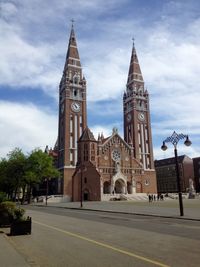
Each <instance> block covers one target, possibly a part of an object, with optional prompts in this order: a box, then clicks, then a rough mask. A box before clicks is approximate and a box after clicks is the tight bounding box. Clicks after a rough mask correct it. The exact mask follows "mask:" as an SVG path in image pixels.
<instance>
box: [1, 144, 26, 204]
mask: <svg viewBox="0 0 200 267" xmlns="http://www.w3.org/2000/svg"><path fill="white" fill-rule="evenodd" d="M25 165H26V156H25V155H24V154H23V152H22V150H21V149H19V148H15V149H14V150H12V151H11V152H10V153H8V159H5V158H4V159H2V160H1V162H0V180H1V183H0V184H1V187H2V188H3V190H2V191H4V192H6V193H7V194H8V196H9V197H10V198H11V197H13V200H14V201H15V200H16V196H17V192H18V190H19V188H20V187H21V186H22V182H23V177H24V174H25Z"/></svg>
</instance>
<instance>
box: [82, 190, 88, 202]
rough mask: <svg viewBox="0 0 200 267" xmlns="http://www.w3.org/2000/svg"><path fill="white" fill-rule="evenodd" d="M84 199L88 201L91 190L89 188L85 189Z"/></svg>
mask: <svg viewBox="0 0 200 267" xmlns="http://www.w3.org/2000/svg"><path fill="white" fill-rule="evenodd" d="M83 200H84V201H88V200H89V192H88V190H87V189H85V190H84V192H83Z"/></svg>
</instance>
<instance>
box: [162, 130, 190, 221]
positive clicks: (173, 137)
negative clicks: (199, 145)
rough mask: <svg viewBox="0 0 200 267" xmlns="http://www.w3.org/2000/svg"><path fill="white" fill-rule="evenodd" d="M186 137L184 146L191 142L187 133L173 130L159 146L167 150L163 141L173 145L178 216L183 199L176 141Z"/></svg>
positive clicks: (181, 208) (181, 213) (181, 209)
mask: <svg viewBox="0 0 200 267" xmlns="http://www.w3.org/2000/svg"><path fill="white" fill-rule="evenodd" d="M184 138H185V139H186V140H185V142H184V144H185V145H186V146H190V145H191V144H192V142H191V141H190V140H189V137H188V135H184V134H182V133H181V134H177V133H176V132H175V131H174V132H173V134H172V135H171V136H170V137H167V138H166V139H165V140H164V141H163V144H162V146H161V149H162V150H163V151H165V150H167V146H166V144H165V143H171V144H173V146H174V155H175V162H176V176H177V177H176V182H177V189H178V197H179V208H180V216H183V215H184V212H183V199H182V192H181V184H180V174H179V165H178V153H177V145H178V142H179V141H180V140H181V139H184Z"/></svg>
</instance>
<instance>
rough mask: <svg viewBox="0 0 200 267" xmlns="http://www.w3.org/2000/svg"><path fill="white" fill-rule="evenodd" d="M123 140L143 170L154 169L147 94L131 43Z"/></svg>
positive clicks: (125, 96) (124, 107)
mask: <svg viewBox="0 0 200 267" xmlns="http://www.w3.org/2000/svg"><path fill="white" fill-rule="evenodd" d="M123 110H124V139H125V141H126V142H127V143H128V144H131V145H132V146H133V149H134V157H135V158H136V159H137V160H138V161H139V162H140V163H142V165H143V168H144V170H146V169H154V164H153V148H152V136H151V122H150V110H149V94H148V91H147V90H146V89H145V88H144V80H143V76H142V72H141V69H140V65H139V61H138V57H137V54H136V49H135V45H134V43H133V48H132V54H131V61H130V66H129V72H128V80H127V85H126V91H125V92H124V97H123Z"/></svg>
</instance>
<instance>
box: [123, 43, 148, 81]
mask: <svg viewBox="0 0 200 267" xmlns="http://www.w3.org/2000/svg"><path fill="white" fill-rule="evenodd" d="M132 40H133V47H132V53H131V60H130V66H129V72H128V81H127V85H129V84H132V83H134V82H139V83H144V81H143V77H142V72H141V69H140V65H139V61H138V57H137V53H136V49H135V39H134V38H132Z"/></svg>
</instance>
